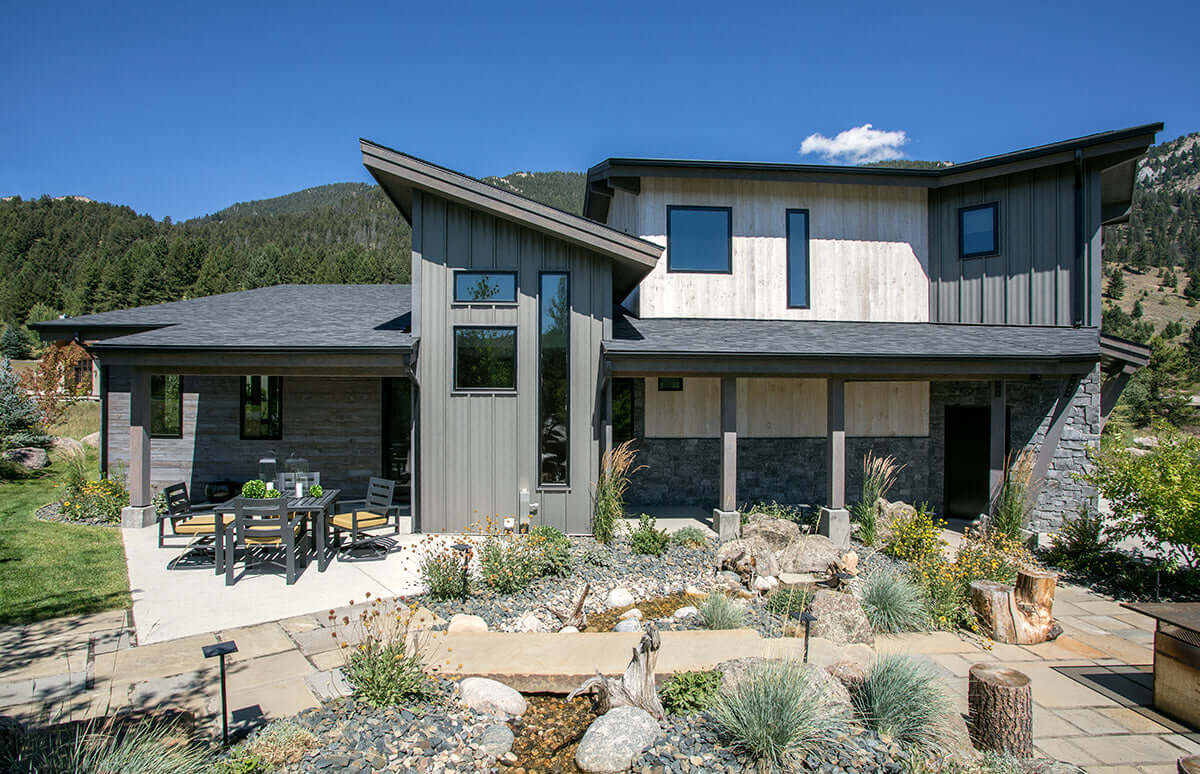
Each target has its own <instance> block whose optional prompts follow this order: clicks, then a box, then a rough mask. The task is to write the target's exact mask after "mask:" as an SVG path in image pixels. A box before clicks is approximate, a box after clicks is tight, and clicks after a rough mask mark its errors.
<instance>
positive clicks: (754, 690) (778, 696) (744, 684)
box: [712, 661, 846, 769]
mask: <svg viewBox="0 0 1200 774" xmlns="http://www.w3.org/2000/svg"><path fill="white" fill-rule="evenodd" d="M712 717H713V721H714V723H715V725H716V728H717V730H718V732H719V733H720V735H721V737H722V738H723V739H724V740H725V742H726V743H727V744H729V745H730V746H731V747H732V748H733V749H734V750H735V751H737V752H740V753H743V754H745V755H747V756H749V757H750V758H752V759H753V760H754V761H755V763H757V764H758V766H759V767H760V769H772V768H778V769H784V768H787V767H790V766H794V765H796V764H798V763H799V762H800V760H801V759H802V758H803V757H804V756H805V755H807V754H808V753H810V752H814V751H816V750H819V749H821V748H823V747H824V746H826V745H829V744H832V743H834V741H835V740H836V739H837V736H838V734H840V733H842V732H843V730H844V729H845V723H846V719H845V717H844V716H843V715H842V713H841V712H840V711H839V710H838V709H837V707H836V706H835V705H834V704H833V703H832V702H831V701H830V699H829V696H828V695H827V694H826V692H825V691H824V689H823V688H822V687H821V686H820V685H819V684H817V683H815V682H814V681H813V679H812V678H811V677H810V672H809V671H808V670H807V669H805V668H804V666H803V665H800V664H796V663H794V662H790V661H766V662H763V663H761V664H757V665H755V666H753V667H751V668H750V669H749V670H747V672H746V674H745V676H744V677H743V678H742V679H741V680H740V681H739V682H738V683H737V684H736V685H735V686H734V687H733V689H732V690H730V691H728V692H725V693H720V694H719V695H718V696H717V699H716V701H715V702H714V703H713V707H712Z"/></svg>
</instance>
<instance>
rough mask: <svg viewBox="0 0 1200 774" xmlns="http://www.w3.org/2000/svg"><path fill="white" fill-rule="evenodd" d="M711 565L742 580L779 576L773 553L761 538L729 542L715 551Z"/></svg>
mask: <svg viewBox="0 0 1200 774" xmlns="http://www.w3.org/2000/svg"><path fill="white" fill-rule="evenodd" d="M713 563H714V564H715V565H716V568H717V569H718V570H728V571H730V572H734V573H736V574H737V575H738V576H740V577H743V578H749V577H750V576H751V575H778V574H779V562H778V561H777V560H776V559H775V552H774V551H773V550H772V549H771V546H770V544H769V543H767V541H766V540H765V539H763V538H762V537H761V536H752V537H748V538H739V539H737V540H730V541H729V542H728V543H725V544H723V545H722V546H721V547H720V548H719V549H718V550H717V555H716V557H715V558H714V560H713Z"/></svg>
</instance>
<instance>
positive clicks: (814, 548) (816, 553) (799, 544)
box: [775, 535, 842, 575]
mask: <svg viewBox="0 0 1200 774" xmlns="http://www.w3.org/2000/svg"><path fill="white" fill-rule="evenodd" d="M841 558H842V552H841V551H839V550H838V549H837V546H835V545H834V544H833V543H832V541H830V540H829V538H827V537H825V536H824V535H801V536H800V537H798V538H796V539H795V540H793V541H792V542H791V543H788V545H787V548H784V549H783V551H782V552H780V554H779V569H780V571H782V572H785V573H803V572H811V573H817V574H821V575H824V574H827V573H828V571H829V565H831V564H835V563H836V562H837V561H838V560H839V559H841ZM775 574H778V573H775Z"/></svg>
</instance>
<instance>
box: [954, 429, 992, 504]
mask: <svg viewBox="0 0 1200 774" xmlns="http://www.w3.org/2000/svg"><path fill="white" fill-rule="evenodd" d="M990 427H991V410H990V409H989V408H988V407H986V406H947V407H946V514H945V515H946V516H950V517H955V518H966V519H974V518H975V517H976V516H978V515H979V514H981V513H985V512H986V511H987V509H988V485H989V481H988V478H989V467H988V463H989V459H988V456H989V455H988V433H989V430H990Z"/></svg>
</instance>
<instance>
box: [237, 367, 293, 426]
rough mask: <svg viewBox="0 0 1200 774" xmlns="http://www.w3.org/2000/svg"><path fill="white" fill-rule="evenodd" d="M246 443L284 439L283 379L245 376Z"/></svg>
mask: <svg viewBox="0 0 1200 774" xmlns="http://www.w3.org/2000/svg"><path fill="white" fill-rule="evenodd" d="M241 432H242V440H245V441H260V440H279V439H280V438H283V379H282V377H279V376H243V377H242V430H241Z"/></svg>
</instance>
